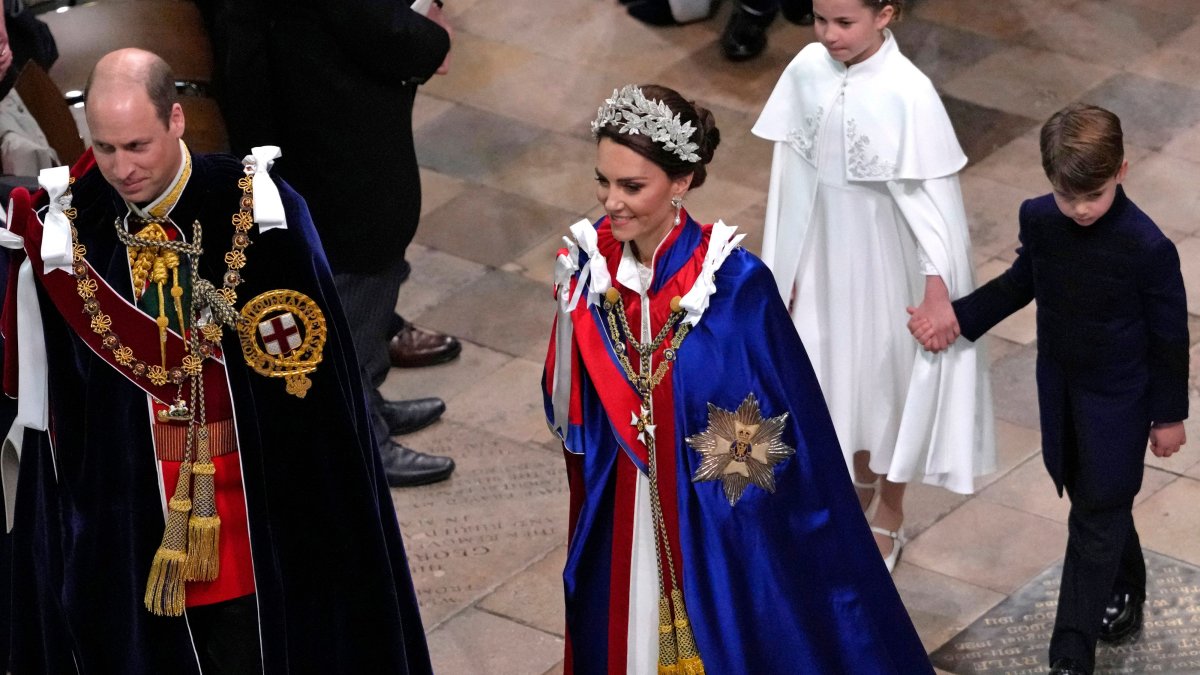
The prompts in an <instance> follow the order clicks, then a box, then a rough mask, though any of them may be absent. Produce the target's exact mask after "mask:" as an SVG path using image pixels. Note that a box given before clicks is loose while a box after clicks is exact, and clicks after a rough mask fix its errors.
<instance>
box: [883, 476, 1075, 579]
mask: <svg viewBox="0 0 1200 675" xmlns="http://www.w3.org/2000/svg"><path fill="white" fill-rule="evenodd" d="M1002 533H1009V534H1002ZM1014 534H1015V535H1016V536H1012V535H1014ZM1066 543H1067V528H1066V526H1064V525H1062V524H1059V523H1056V522H1054V521H1052V520H1048V519H1046V518H1041V517H1039V516H1035V515H1031V514H1029V513H1025V512H1024V511H1018V510H1017V509H1012V508H1008V507H1006V506H1000V505H998V504H992V503H989V502H986V501H983V500H979V499H974V500H971V501H969V502H967V503H966V504H964V505H963V506H962V507H960V508H958V509H956V510H955V511H954V512H953V513H951V514H950V515H948V516H946V517H945V518H943V519H942V520H941V521H940V522H938V523H937V524H936V525H934V526H933V527H931V528H929V529H928V530H927V531H925V533H924V534H922V535H921V536H920V537H918V538H917V539H915V540H914V541H913V542H912V543H910V544H909V545H908V546H907V547H905V549H904V555H905V556H906V557H907V561H908V562H909V563H910V564H913V565H916V566H918V567H922V568H924V569H927V570H931V571H934V572H938V573H940V574H943V575H945V576H949V577H953V578H955V579H958V580H960V581H963V582H966V583H969V584H972V585H974V586H979V587H982V588H987V589H989V590H992V591H995V592H997V593H1005V594H1007V593H1011V592H1013V591H1014V590H1016V589H1017V588H1019V587H1020V586H1021V585H1023V584H1024V583H1025V582H1027V581H1028V580H1029V579H1030V578H1031V577H1033V576H1034V575H1035V574H1037V573H1038V572H1039V571H1041V570H1043V569H1045V568H1046V567H1047V566H1048V565H1050V564H1051V563H1052V562H1054V561H1055V560H1057V559H1059V558H1061V557H1062V552H1063V551H1064V550H1065V549H1066Z"/></svg>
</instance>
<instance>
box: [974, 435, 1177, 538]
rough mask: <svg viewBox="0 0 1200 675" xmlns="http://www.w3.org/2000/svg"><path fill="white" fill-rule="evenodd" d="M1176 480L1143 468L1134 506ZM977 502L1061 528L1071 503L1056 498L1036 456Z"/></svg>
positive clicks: (1171, 476)
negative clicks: (1002, 508)
mask: <svg viewBox="0 0 1200 675" xmlns="http://www.w3.org/2000/svg"><path fill="white" fill-rule="evenodd" d="M1176 478H1177V476H1176V475H1175V474H1171V473H1168V472H1166V471H1160V470H1158V469H1153V468H1147V469H1146V473H1145V476H1144V477H1143V478H1142V489H1141V491H1140V492H1138V495H1137V497H1136V499H1135V503H1137V504H1140V503H1142V502H1144V501H1146V500H1147V499H1150V498H1151V497H1152V496H1153V495H1154V494H1155V493H1157V492H1158V491H1159V490H1161V489H1163V487H1165V486H1166V485H1168V484H1170V483H1171V482H1172V481H1174V480H1175V479H1176ZM979 498H980V499H982V500H984V501H987V502H991V503H993V504H1001V505H1003V506H1007V507H1009V508H1013V509H1017V510H1018V511H1025V512H1026V513H1031V514H1034V515H1037V516H1041V517H1043V518H1048V519H1050V520H1053V521H1055V522H1059V523H1062V524H1064V525H1065V524H1066V522H1067V515H1068V513H1069V512H1070V510H1071V502H1070V500H1069V499H1068V498H1067V496H1066V495H1065V494H1064V495H1063V496H1062V498H1059V496H1058V491H1057V490H1056V489H1055V488H1054V481H1053V480H1052V479H1051V478H1050V474H1048V473H1047V472H1046V466H1045V464H1044V463H1043V462H1042V456H1041V453H1040V452H1039V453H1038V454H1037V455H1036V456H1034V457H1030V458H1029V459H1028V460H1027V461H1025V462H1024V463H1023V464H1021V466H1019V467H1017V468H1016V469H1015V470H1013V471H1012V472H1011V473H1010V474H1008V475H1007V476H1005V477H1004V478H1002V479H1001V480H999V481H996V483H994V484H993V485H991V486H989V487H988V488H987V489H986V490H984V491H982V492H980V494H979Z"/></svg>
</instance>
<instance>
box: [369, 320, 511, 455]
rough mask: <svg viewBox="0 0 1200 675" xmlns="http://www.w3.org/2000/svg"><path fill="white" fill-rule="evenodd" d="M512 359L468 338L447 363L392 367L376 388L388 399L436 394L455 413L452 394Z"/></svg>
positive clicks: (409, 440)
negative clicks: (380, 384)
mask: <svg viewBox="0 0 1200 675" xmlns="http://www.w3.org/2000/svg"><path fill="white" fill-rule="evenodd" d="M511 361H513V357H511V356H508V355H507V354H501V353H500V352H497V351H493V350H491V349H488V348H486V347H480V346H478V345H476V344H473V343H471V342H469V341H468V342H465V343H464V344H463V350H462V354H460V355H459V357H458V358H457V359H455V360H453V361H451V362H449V363H446V364H441V365H437V366H431V367H428V368H392V369H391V370H390V371H388V376H387V379H386V380H384V383H383V386H381V387H380V388H379V391H380V393H382V394H383V396H384V398H387V399H391V400H403V399H411V398H421V397H424V396H437V397H438V398H441V399H442V400H444V401H449V402H450V404H449V405H450V411H451V412H454V409H455V407H456V406H457V402H456V401H454V397H455V396H457V395H459V394H461V393H463V392H465V391H466V390H468V389H470V388H471V387H473V386H475V384H477V383H478V382H479V380H480V379H481V378H485V377H488V376H490V375H491V374H492V373H495V372H496V371H498V370H500V369H501V368H503V367H504V366H505V365H506V364H508V363H509V362H511ZM415 438H417V436H415V435H409V436H405V437H404V443H405V444H409V445H412V444H413V443H414V442H415V441H414V440H413V439H415Z"/></svg>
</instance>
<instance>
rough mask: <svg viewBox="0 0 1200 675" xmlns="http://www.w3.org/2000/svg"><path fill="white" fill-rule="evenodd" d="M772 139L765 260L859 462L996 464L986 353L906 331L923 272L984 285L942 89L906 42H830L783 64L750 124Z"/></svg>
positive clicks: (891, 469)
mask: <svg viewBox="0 0 1200 675" xmlns="http://www.w3.org/2000/svg"><path fill="white" fill-rule="evenodd" d="M753 131H754V133H755V134H756V135H758V136H760V137H762V138H765V139H767V140H769V141H774V142H775V155H774V163H773V165H772V171H771V185H770V194H769V197H768V201H767V214H766V231H765V233H764V236H763V255H762V258H763V260H764V261H765V262H766V263H767V265H768V266H770V268H771V270H772V271H773V272H774V274H775V279H776V282H777V283H778V284H779V291H780V293H781V294H782V295H783V298H784V300H785V301H787V300H791V303H790V306H791V308H792V309H791V311H792V318H793V320H794V321H795V323H796V328H797V330H798V331H799V333H800V337H801V338H802V339H803V341H804V344H805V348H806V349H807V350H808V354H809V357H810V358H811V359H812V362H813V367H814V368H815V370H816V372H817V376H818V378H819V379H820V382H821V387H822V389H823V390H824V392H825V398H826V400H827V402H828V403H829V408H830V413H831V415H832V417H833V421H834V426H835V427H836V429H837V432H838V438H839V440H840V441H841V443H842V449H843V451H844V452H845V453H846V459H847V464H848V465H849V463H850V461H851V459H850V458H851V457H852V455H853V454H854V452H855V451H856V450H860V449H864V450H869V451H871V469H872V470H873V471H875V472H876V473H883V474H886V475H887V476H888V478H889V479H890V480H893V481H897V482H910V481H912V480H915V479H923V480H924V482H926V483H930V484H934V485H939V486H942V487H945V488H947V489H950V490H953V491H955V492H959V493H964V494H965V493H970V492H972V491H973V490H974V477H975V476H977V475H981V474H984V473H988V472H990V471H992V470H994V468H995V440H994V431H993V420H992V402H991V387H990V382H989V379H988V371H987V359H986V356H985V355H984V350H983V349H982V346H981V345H975V344H972V343H969V342H967V341H965V340H959V341H958V342H957V343H955V345H954V346H953V347H952V348H950V349H949V350H947V351H945V352H943V353H941V354H939V355H931V354H929V353H927V352H925V351H923V350H921V349H920V348H919V346H918V345H917V343H916V342H915V341H914V340H913V339H912V337H911V336H909V334H908V330H907V328H906V323H907V320H908V315H907V314H906V313H905V311H904V310H905V307H906V306H907V305H914V306H915V305H917V304H919V303H920V300H921V297H922V294H923V291H924V275H925V274H937V275H940V276H941V277H942V279H943V280H944V281H945V282H946V286H947V288H948V289H949V290H950V296H951V298H958V297H962V296H963V295H966V294H967V293H970V292H971V291H972V290H973V289H974V287H975V281H974V272H973V269H972V261H971V245H970V236H969V233H968V230H967V222H966V213H965V212H964V209H963V204H962V193H961V190H960V188H959V183H958V175H957V173H958V171H959V170H960V169H961V168H962V167H963V166H964V165H965V164H966V156H965V155H964V154H963V152H962V149H961V147H960V146H959V144H958V140H957V139H956V138H955V136H954V130H953V128H952V127H951V125H950V120H949V118H948V117H947V115H946V111H945V108H944V107H943V106H942V102H941V100H940V99H939V98H938V95H937V92H936V91H935V90H934V88H933V85H932V84H931V83H930V82H929V79H928V78H926V77H925V76H924V75H923V74H922V73H921V72H920V71H919V70H917V68H916V67H915V66H914V65H913V64H912V63H911V62H910V61H909V60H908V59H907V58H906V57H905V56H904V55H903V54H901V53H900V51H899V49H898V48H897V47H896V43H895V40H894V39H893V38H892V35H891V32H890V31H886V38H885V40H884V44H883V46H882V47H881V48H880V49H879V51H878V52H877V53H875V54H874V55H873V56H871V58H869V59H867V60H866V61H864V62H863V63H860V64H857V65H854V66H852V67H850V68H846V67H845V66H843V65H842V64H841V63H839V62H837V61H835V60H834V59H833V58H831V57H830V56H829V52H828V51H826V49H825V48H824V47H822V46H821V45H820V44H818V43H814V44H810V45H808V47H806V48H805V49H804V50H802V51H801V52H800V54H799V55H797V56H796V58H795V59H794V60H793V61H792V63H791V64H790V65H789V66H788V67H787V69H786V70H785V71H784V73H783V75H782V77H781V78H780V80H779V83H778V84H777V85H776V87H775V90H774V92H773V93H772V94H771V97H770V99H769V100H768V101H767V104H766V106H765V108H764V110H763V113H762V115H761V117H760V118H759V120H758V122H757V123H756V124H755V126H754V130H753Z"/></svg>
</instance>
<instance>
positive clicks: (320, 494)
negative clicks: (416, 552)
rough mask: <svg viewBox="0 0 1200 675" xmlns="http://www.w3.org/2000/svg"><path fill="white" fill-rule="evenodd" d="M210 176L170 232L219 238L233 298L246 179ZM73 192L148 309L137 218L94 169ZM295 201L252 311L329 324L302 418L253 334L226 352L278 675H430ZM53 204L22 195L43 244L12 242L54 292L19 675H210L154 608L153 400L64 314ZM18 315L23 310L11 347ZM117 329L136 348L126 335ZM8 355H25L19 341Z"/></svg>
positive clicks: (359, 403) (89, 230)
mask: <svg viewBox="0 0 1200 675" xmlns="http://www.w3.org/2000/svg"><path fill="white" fill-rule="evenodd" d="M192 167H193V173H192V176H191V179H190V181H189V182H188V184H187V187H186V189H185V191H184V193H183V195H182V197H181V198H180V200H179V202H178V204H177V205H176V207H175V208H174V210H173V211H172V214H171V215H172V219H173V220H174V221H175V222H176V223H178V224H179V225H180V227H181V228H183V230H184V231H185V232H189V231H190V229H189V226H190V224H191V223H192V221H193V220H199V221H200V222H201V224H202V226H203V228H204V239H203V244H204V248H205V251H206V253H205V255H204V256H203V259H202V263H201V275H202V276H203V277H205V278H206V279H208V280H210V281H212V282H214V284H215V285H216V286H217V287H220V285H221V278H222V275H223V274H224V273H225V263H224V261H223V260H222V256H223V255H224V254H225V252H226V251H228V250H229V247H230V239H231V236H232V234H233V227H232V224H231V216H232V215H233V214H235V213H236V212H237V209H238V201H239V199H240V198H241V194H242V191H241V189H240V188H239V187H238V185H237V182H238V179H239V177H241V176H242V175H243V173H242V167H241V163H240V162H239V161H237V160H236V159H235V158H233V157H228V156H218V155H210V156H203V155H193V156H192ZM72 175H75V176H77V181H76V183H75V185H74V187H73V189H72V192H73V199H74V201H73V205H74V207H75V208H76V209H77V211H78V217H77V218H76V220H75V225H76V228H77V229H78V232H79V241H80V243H82V244H84V245H85V246H86V247H87V251H88V253H87V259H88V261H89V262H90V263H91V264H92V266H93V268H94V269H95V271H96V273H97V274H98V275H99V276H101V277H103V278H104V279H105V280H107V282H108V283H109V284H111V285H112V286H113V288H114V289H115V290H117V291H118V292H119V293H121V294H123V295H124V296H126V297H131V292H130V281H129V261H128V254H127V253H126V248H125V247H124V246H123V245H121V244H120V243H119V242H118V241H117V239H116V236H115V234H114V225H113V222H114V219H115V218H116V217H118V216H123V215H124V214H125V213H126V207H125V204H124V203H123V201H122V200H121V198H120V197H119V196H118V195H117V193H116V192H115V191H114V190H113V189H112V188H111V187H110V186H109V185H108V184H107V183H106V182H105V181H104V179H103V177H102V176H101V174H100V172H99V171H98V170H96V169H95V168H94V166H93V162H92V158H91V155H90V153H89V154H87V155H85V156H84V158H83V159H81V160H80V162H79V164H77V165H76V167H74V169H73V170H72ZM278 187H279V189H280V192H281V196H282V198H283V203H284V206H285V210H286V216H287V223H288V227H287V228H286V229H275V230H271V231H268V232H259V230H258V228H257V227H255V228H254V229H252V230H251V231H250V238H251V240H252V244H251V245H250V246H249V248H247V250H246V255H247V258H248V262H247V264H246V266H245V268H244V269H243V270H242V276H243V277H244V282H243V283H242V284H241V285H240V286H239V287H238V289H237V292H238V298H239V299H238V302H237V303H236V304H235V307H240V306H241V304H242V303H244V302H245V301H246V300H248V299H250V298H252V297H254V296H256V295H258V294H260V293H263V292H265V291H267V290H273V289H279V288H286V289H292V290H296V291H299V292H301V293H304V294H306V295H308V296H309V297H311V298H312V299H313V300H315V301H316V303H317V304H318V305H319V306H320V308H321V310H322V311H323V312H324V315H325V319H326V322H327V325H328V338H327V342H326V344H325V347H324V360H323V362H322V363H321V364H320V366H319V367H318V368H317V370H316V372H315V373H312V374H311V375H310V377H311V379H312V388H311V389H310V390H309V391H308V394H307V396H306V397H305V398H302V399H301V398H297V397H295V396H291V395H289V394H287V393H286V392H285V390H284V386H283V384H284V383H283V381H282V380H279V379H272V378H267V377H264V376H260V375H258V374H256V373H254V372H253V371H252V370H250V369H249V368H248V367H247V365H246V363H245V362H244V360H243V358H242V356H241V347H240V346H239V342H238V336H237V335H236V333H235V331H232V330H226V331H225V337H224V339H223V344H222V348H223V351H224V355H225V358H224V362H225V366H226V371H227V377H228V383H229V389H230V394H231V397H232V400H233V408H234V416H235V421H236V428H237V438H238V450H239V452H240V456H241V468H242V477H243V485H244V491H245V499H246V506H247V511H248V514H249V515H248V519H249V531H250V543H251V549H252V552H253V563H254V581H255V585H256V592H257V600H258V612H259V630H260V635H261V643H262V658H263V665H264V669H265V672H266V673H269V674H277V673H297V672H312V673H317V672H319V673H356V674H358V673H428V672H430V671H431V667H430V663H429V656H428V652H427V648H426V645H425V638H424V632H423V630H422V626H421V619H420V616H419V614H418V609H417V603H416V599H415V594H414V592H413V587H412V581H411V578H410V576H409V572H408V566H407V560H406V558H405V554H404V548H403V544H402V542H401V538H400V530H399V527H398V525H397V521H396V517H395V512H394V510H393V506H392V502H391V497H390V493H389V492H388V489H387V487H386V485H385V483H384V481H383V480H382V470H381V467H380V464H379V460H378V456H377V454H376V450H375V447H374V446H373V441H372V436H371V434H370V433H369V429H370V424H369V423H368V419H367V413H366V409H365V397H364V394H363V389H362V384H361V378H360V375H359V370H358V364H357V361H356V359H355V357H354V354H353V348H352V342H351V339H350V334H349V330H350V329H349V326H348V325H347V324H346V321H345V318H344V316H343V314H342V311H341V307H340V303H339V301H338V298H337V295H336V293H335V291H334V286H333V282H332V278H331V276H330V272H329V267H328V264H327V263H326V260H325V256H324V254H323V252H322V250H321V246H320V243H319V241H318V239H317V235H316V233H315V230H314V228H313V224H312V221H311V219H310V218H309V215H308V210H307V208H306V206H305V204H304V202H303V200H302V199H301V198H300V197H299V196H298V195H297V194H296V193H295V192H293V191H292V190H291V189H290V188H289V187H287V186H286V185H285V184H282V183H281V184H279V186H278ZM45 201H46V197H45V195H44V194H43V193H40V192H39V193H36V194H35V195H33V197H32V198H31V197H30V196H29V195H27V194H26V193H24V192H23V191H21V190H18V191H17V192H16V193H15V194H14V213H15V214H16V215H15V217H14V221H20V222H21V223H22V224H23V225H25V227H21V228H20V230H18V226H16V225H14V231H16V233H17V234H20V235H22V236H24V237H25V249H26V252H28V254H29V255H30V256H31V258H33V259H35V260H34V263H35V264H34V269H35V274H36V276H37V277H38V279H39V288H38V299H39V302H40V305H41V310H42V312H41V313H42V317H43V321H42V324H43V327H44V332H45V340H46V346H47V353H48V354H49V355H50V356H49V359H48V361H49V389H50V391H49V400H50V411H49V414H50V434H49V437H48V436H47V435H46V434H40V435H38V434H32V433H30V434H28V436H36V437H37V438H36V441H37V442H30V441H29V440H28V436H27V442H26V444H25V449H24V453H23V456H22V466H21V470H20V478H19V485H18V492H17V505H16V523H15V525H14V530H13V546H14V563H13V567H14V573H13V575H14V581H13V590H14V600H13V609H12V618H13V635H12V671H13V672H14V673H64V672H80V673H123V674H138V673H141V674H146V675H159V674H164V673H171V674H173V675H174V674H188V673H198V672H199V667H198V665H197V662H196V657H195V654H194V651H193V645H192V641H191V637H190V633H189V630H188V626H187V620H186V616H185V617H177V618H171V617H159V616H153V615H151V614H150V613H149V612H148V611H147V610H146V609H145V607H143V605H142V598H143V593H144V589H145V584H146V579H147V575H148V572H149V568H150V562H151V559H152V558H153V556H154V552H155V550H156V548H157V547H158V545H159V541H160V539H161V537H162V533H163V524H164V515H163V514H164V511H163V501H162V497H161V495H160V491H159V477H158V468H157V461H156V457H155V453H154V450H153V447H152V439H151V430H150V428H149V426H150V425H149V424H148V417H147V412H146V410H147V408H146V394H145V392H144V391H143V390H142V389H140V388H138V387H137V386H135V385H134V384H133V383H131V381H130V380H128V379H127V378H126V377H125V376H124V375H122V374H121V373H120V372H118V371H117V370H116V369H115V368H113V367H112V366H110V365H109V364H108V363H107V362H105V361H103V360H102V359H100V358H99V357H98V356H97V355H96V354H95V353H94V352H93V351H92V350H90V349H89V348H88V347H87V346H86V345H85V344H84V342H83V341H82V340H81V339H80V338H79V336H78V335H77V334H76V332H75V331H74V330H73V329H72V327H71V326H70V325H69V324H68V323H67V321H66V320H64V317H63V316H62V315H61V314H60V313H59V312H58V311H57V310H56V306H55V304H54V302H53V299H52V298H51V297H50V295H49V294H48V292H47V290H46V287H45V285H44V281H42V279H43V277H42V272H41V261H40V260H36V258H37V256H38V251H39V246H40V226H38V225H37V221H36V219H34V218H32V211H31V210H30V209H31V204H32V206H33V207H34V208H36V207H38V206H41V205H43V204H44V203H45ZM22 230H23V231H22ZM14 266H15V265H14ZM60 273H62V272H53V273H52V274H60ZM12 285H14V284H12V283H10V286H12ZM12 314H13V307H12V303H11V294H10V302H9V303H7V307H6V326H7V327H8V328H9V330H6V335H11V332H10V331H11V328H12V326H11V323H10V320H11V315H12ZM114 330H116V331H117V332H118V333H120V330H121V329H120V326H116V327H114ZM8 348H9V349H10V350H12V349H14V347H13V345H12V343H11V337H10V343H9V345H8ZM9 363H10V364H11V363H12V361H11V359H10V361H9ZM7 375H9V376H10V375H11V373H8V374H7ZM51 439H52V442H51Z"/></svg>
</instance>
